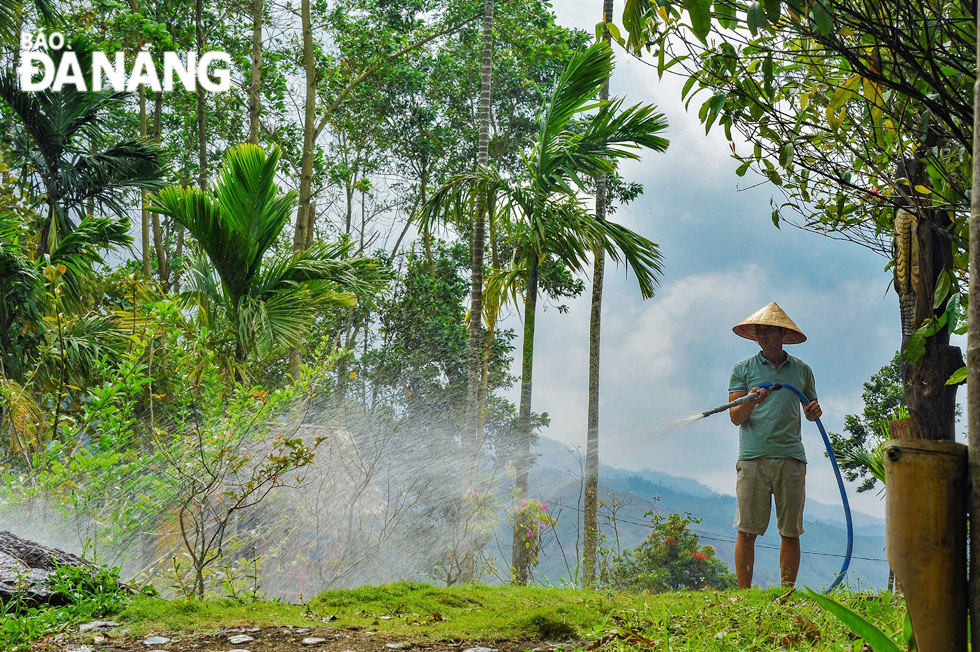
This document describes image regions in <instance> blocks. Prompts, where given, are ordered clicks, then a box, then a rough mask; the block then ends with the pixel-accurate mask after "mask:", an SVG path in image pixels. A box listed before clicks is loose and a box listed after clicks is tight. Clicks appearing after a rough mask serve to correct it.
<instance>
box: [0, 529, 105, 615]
mask: <svg viewBox="0 0 980 652" xmlns="http://www.w3.org/2000/svg"><path fill="white" fill-rule="evenodd" d="M56 563H57V565H58V566H80V567H84V568H92V564H90V563H89V562H87V561H85V560H84V559H82V558H81V557H78V556H76V555H73V554H71V553H70V552H65V551H64V550H59V549H58V548H48V547H47V546H42V545H41V544H39V543H35V542H33V541H28V540H27V539H22V538H20V537H19V536H17V535H16V534H12V533H10V532H7V531H2V532H0V601H3V602H9V601H10V600H13V599H15V598H19V599H20V600H23V601H24V602H27V603H29V604H53V605H57V604H64V603H65V602H66V598H67V596H63V595H59V594H57V593H55V592H54V591H52V590H51V588H50V586H49V580H50V577H51V575H53V574H54V571H55V569H56V568H57V566H56V565H55V564H56Z"/></svg>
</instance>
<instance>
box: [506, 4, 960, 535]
mask: <svg viewBox="0 0 980 652" xmlns="http://www.w3.org/2000/svg"><path fill="white" fill-rule="evenodd" d="M554 10H555V12H556V14H557V16H558V20H559V22H560V23H561V24H563V25H566V26H569V27H578V28H581V29H586V30H588V31H589V32H594V29H595V24H596V23H597V22H598V21H599V20H600V19H601V15H600V11H601V7H600V3H599V2H598V0H589V1H588V2H583V1H581V0H557V1H556V2H555V3H554ZM621 11H622V7H621V3H617V6H616V9H615V17H616V21H617V22H621V21H620V18H621V16H620V12H621ZM616 49H617V54H616V60H617V67H616V71H615V73H614V75H613V80H612V83H611V87H610V90H611V94H612V95H614V96H617V97H625V98H626V100H627V104H633V103H636V102H653V103H655V104H656V105H657V106H658V107H659V109H660V110H661V111H662V112H664V113H665V114H666V116H667V119H668V121H669V125H670V127H669V129H668V132H667V136H668V138H669V139H670V141H671V145H670V148H669V149H668V150H667V152H666V153H663V154H654V153H648V154H646V155H644V157H643V159H642V161H640V162H630V163H626V164H625V165H623V166H622V168H621V173H622V175H623V176H624V178H625V179H626V180H629V181H637V182H640V183H642V184H643V186H644V188H645V192H644V194H643V195H642V196H641V197H640V198H639V200H637V201H636V202H635V203H634V204H633V205H631V206H628V207H625V208H620V209H619V211H618V212H617V214H616V215H615V217H614V219H616V220H617V221H620V222H622V223H623V224H625V225H626V226H629V227H630V228H632V229H634V230H637V231H639V232H640V233H642V234H644V235H646V236H647V237H649V238H650V239H652V240H653V241H655V242H657V243H658V244H659V245H660V247H661V250H662V252H663V255H664V276H663V279H662V282H661V285H660V288H659V290H658V292H657V296H656V297H654V298H653V299H650V300H647V301H643V300H641V299H640V294H639V289H638V287H637V285H636V283H635V279H634V278H633V276H632V274H627V273H626V272H625V271H624V270H623V269H622V268H619V269H617V268H616V267H613V266H610V265H608V264H607V268H606V281H605V293H604V298H603V322H602V360H601V395H600V460H601V462H602V463H604V464H610V465H613V466H618V467H622V468H627V469H637V470H639V469H642V468H644V467H646V468H650V469H656V470H659V471H665V472H668V473H671V474H674V475H679V476H684V477H689V478H694V479H696V480H699V481H700V482H702V483H704V484H706V485H708V486H709V487H711V488H712V489H714V490H716V491H719V492H722V493H727V494H734V493H735V459H736V456H737V452H738V442H737V439H738V430H737V428H736V427H735V426H733V425H732V424H731V422H730V421H729V420H728V417H727V414H724V413H723V414H719V415H716V416H713V417H709V418H708V419H704V420H701V421H698V422H696V423H694V424H693V425H690V426H687V427H685V428H682V429H680V430H676V431H674V432H672V433H669V434H656V432H655V430H656V426H657V424H661V423H664V422H666V421H669V420H671V419H674V418H678V417H683V416H687V415H691V414H694V413H698V412H702V411H704V410H706V409H709V408H711V407H714V406H717V405H721V404H723V403H725V402H727V399H728V379H729V375H730V373H731V368H732V365H733V364H734V363H735V362H736V361H738V360H741V359H744V358H747V357H749V356H751V355H754V354H755V353H756V352H757V351H758V350H759V348H758V345H757V344H755V343H754V342H751V341H749V340H745V339H742V338H740V337H737V336H736V335H734V334H733V333H732V330H731V328H732V326H733V325H735V324H736V323H738V322H739V321H741V320H742V319H743V318H745V317H747V316H748V315H750V314H751V313H753V312H755V311H756V310H758V309H759V308H761V307H763V306H765V305H766V304H768V303H769V302H770V301H776V302H777V303H779V305H780V306H782V308H783V309H784V310H786V312H787V313H788V314H789V316H790V317H791V318H792V319H793V320H794V321H795V322H796V324H797V325H798V326H799V327H800V328H801V329H802V330H803V332H804V333H806V335H807V338H808V340H807V342H805V343H803V344H798V345H793V346H789V347H787V350H788V351H789V352H790V353H792V354H793V355H795V356H797V357H800V358H802V359H803V360H805V361H806V362H807V363H809V364H810V366H811V367H812V368H813V371H814V375H815V376H816V382H817V391H818V394H819V398H820V403H821V405H822V407H823V412H824V417H823V419H822V421H823V423H824V425H825V427H826V428H827V429H828V430H829V431H831V432H834V431H837V432H839V431H840V430H841V427H842V424H843V420H844V415H845V414H849V413H858V412H860V410H861V409H862V407H863V402H862V399H861V391H862V384H863V383H864V382H866V381H867V380H868V379H869V378H870V376H871V375H872V374H874V373H875V372H876V371H878V369H880V368H881V367H882V366H884V365H886V364H887V363H888V362H889V361H890V360H891V358H892V356H893V355H894V353H895V351H896V350H898V347H899V345H900V330H899V315H898V301H897V298H896V296H895V294H894V292H893V291H892V290H890V288H889V281H890V279H891V274H890V272H885V271H884V266H885V264H886V262H887V261H886V260H885V259H884V258H882V257H880V256H878V255H876V254H874V253H873V252H871V251H869V250H867V249H865V248H863V247H860V246H858V245H856V244H852V243H847V242H839V241H833V240H830V239H828V238H826V237H822V236H819V235H816V234H812V233H805V232H802V231H799V230H797V229H794V228H791V227H783V228H782V229H776V228H775V227H774V226H773V224H772V221H771V219H770V213H771V208H770V206H769V200H770V198H771V196H772V194H773V193H772V189H770V188H769V187H766V186H760V187H756V188H754V189H751V190H742V191H740V190H739V188H740V187H742V188H745V187H747V186H750V185H752V184H754V183H756V182H757V181H758V178H752V176H751V174H749V175H746V177H744V178H739V177H737V176H736V175H735V168H736V167H737V163H736V162H735V161H734V160H733V159H732V158H731V156H730V149H729V144H728V142H727V140H726V139H725V136H724V132H723V130H722V129H720V128H719V129H715V130H712V133H711V134H710V135H709V136H705V134H704V128H703V127H702V126H701V125H700V123H699V122H698V120H697V115H696V111H697V107H698V106H700V103H699V102H697V101H695V102H694V103H693V104H692V106H694V113H692V114H690V115H688V114H687V113H686V112H685V111H684V107H683V105H682V103H681V101H680V86H681V84H682V81H676V80H674V81H669V80H667V81H665V82H664V83H660V82H659V81H658V79H657V75H656V70H655V69H652V68H649V67H647V66H645V65H643V64H642V63H640V62H638V61H635V60H634V59H632V58H631V57H627V56H625V55H624V54H623V52H622V51H621V49H619V48H616ZM590 296H591V286H590V285H589V286H588V287H587V290H586V292H585V294H583V295H582V297H580V298H579V299H577V300H575V301H571V302H568V305H569V306H570V311H569V313H568V314H559V312H558V311H557V310H555V309H553V308H551V309H548V308H545V309H544V310H543V311H542V312H541V313H540V314H539V315H538V321H537V337H536V339H535V357H534V360H535V364H534V397H533V404H532V408H533V410H534V411H536V412H547V413H548V414H549V415H550V416H551V426H550V428H548V429H547V430H546V431H545V432H544V433H543V434H545V436H548V437H550V438H553V439H557V440H559V441H562V442H565V443H567V444H569V445H571V446H582V449H583V450H584V446H585V424H586V413H587V408H588V400H587V388H588V384H587V383H588V380H587V371H588V337H589V303H590ZM505 326H510V327H514V328H516V329H517V330H518V332H520V323H519V321H518V320H517V318H516V317H511V318H509V320H508V322H507V323H506V324H505ZM517 351H518V352H519V351H520V348H518V349H517ZM513 373H514V375H518V376H519V375H520V356H519V354H518V355H517V356H516V357H515V360H514V364H513ZM960 393H961V394H962V393H963V392H962V391H961V392H960ZM510 398H511V399H512V400H513V401H515V403H516V402H517V400H518V398H519V395H518V388H517V387H515V388H514V390H513V391H512V393H511V395H510ZM961 429H962V427H958V430H961ZM803 441H804V445H805V446H806V451H807V457H808V460H809V462H810V464H809V466H808V473H807V476H808V486H807V493H808V496H809V497H811V498H815V499H816V500H819V501H821V502H824V503H829V504H837V503H839V502H840V497H839V493H838V491H837V487H836V480H835V479H834V475H833V471H832V469H831V466H830V463H829V462H828V461H827V460H826V459H825V458H824V456H823V451H824V446H823V443H822V441H821V438H820V433H819V431H818V430H817V428H816V427H815V426H814V425H812V424H810V423H809V422H807V421H804V422H803ZM849 489H850V490H849V492H848V493H849V499H850V501H851V505H852V508H854V509H857V510H860V511H864V512H866V513H869V514H873V515H875V516H879V517H882V518H883V517H884V502H883V501H882V500H881V499H879V498H878V496H877V495H875V494H876V492H865V493H863V494H857V493H856V486H854V485H849Z"/></svg>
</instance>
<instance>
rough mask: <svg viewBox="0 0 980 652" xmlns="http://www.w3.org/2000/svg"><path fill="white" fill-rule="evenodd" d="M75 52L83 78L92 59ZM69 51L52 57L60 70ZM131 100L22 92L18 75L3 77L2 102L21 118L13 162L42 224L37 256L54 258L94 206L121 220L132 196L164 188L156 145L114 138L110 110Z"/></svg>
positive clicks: (77, 48) (104, 94)
mask: <svg viewBox="0 0 980 652" xmlns="http://www.w3.org/2000/svg"><path fill="white" fill-rule="evenodd" d="M71 47H73V48H74V50H73V51H74V52H75V54H76V55H77V57H78V61H79V65H80V67H81V70H82V71H83V74H84V76H85V77H86V78H88V77H90V76H91V75H90V74H89V72H88V71H89V70H90V69H91V53H90V52H88V50H86V49H85V48H84V47H82V45H81V44H80V43H74V44H73V45H72V46H71ZM64 51H65V50H58V51H54V52H51V53H50V54H51V56H52V59H54V60H55V65H57V64H58V61H59V59H60V56H61V55H62V53H63V52H64ZM127 96H128V94H127V93H123V92H113V91H80V90H78V89H77V88H76V87H75V86H73V85H66V86H65V87H64V88H63V89H62V90H61V91H58V92H55V91H52V90H46V91H38V92H25V91H23V90H21V89H20V84H19V81H18V79H17V74H16V72H15V71H13V70H7V71H5V72H3V73H0V100H2V101H3V102H5V103H6V104H7V105H8V106H9V107H10V108H11V109H12V110H13V112H14V114H15V115H16V116H17V118H18V122H19V125H18V128H17V129H16V131H15V132H14V134H13V152H12V153H13V155H14V159H15V161H17V162H19V163H20V164H21V169H22V175H21V178H22V179H24V180H26V181H27V182H28V184H29V185H30V187H29V190H28V196H30V197H36V198H38V202H39V204H38V209H39V212H40V213H41V224H40V228H39V232H40V235H39V238H38V246H37V252H38V255H39V256H43V255H44V254H47V253H51V252H52V251H54V250H55V249H56V248H57V246H58V241H59V240H60V239H61V238H63V237H65V236H66V235H68V234H69V233H71V231H72V230H74V228H75V227H76V225H77V224H78V221H80V220H81V218H82V217H83V216H84V215H85V214H86V213H87V209H86V205H87V204H88V203H90V202H97V203H98V204H99V205H100V206H101V207H102V208H103V209H104V210H108V211H109V212H110V213H114V214H116V215H118V216H120V217H122V216H123V215H124V214H125V212H126V209H127V208H128V203H127V202H126V191H127V190H135V191H141V190H155V189H157V188H160V187H162V186H163V185H164V180H163V177H164V174H165V169H164V167H163V163H164V158H163V155H162V152H161V150H160V149H159V148H157V147H156V146H155V145H153V144H152V143H150V142H148V141H145V140H141V139H137V138H124V139H114V138H112V137H111V135H110V133H109V131H108V129H107V124H106V117H107V115H108V114H109V113H110V112H111V111H114V110H115V111H121V110H122V104H123V102H124V101H125V100H126V98H127Z"/></svg>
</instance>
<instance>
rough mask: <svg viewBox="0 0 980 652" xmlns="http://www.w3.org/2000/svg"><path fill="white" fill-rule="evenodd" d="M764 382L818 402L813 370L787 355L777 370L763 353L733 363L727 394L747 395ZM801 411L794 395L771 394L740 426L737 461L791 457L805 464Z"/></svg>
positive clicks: (798, 401)
mask: <svg viewBox="0 0 980 652" xmlns="http://www.w3.org/2000/svg"><path fill="white" fill-rule="evenodd" d="M763 383H787V384H790V385H792V386H793V387H796V388H797V389H799V390H800V391H801V392H803V395H804V396H806V397H807V398H808V399H809V400H811V401H815V400H817V387H816V384H815V383H814V380H813V370H811V369H810V366H809V365H808V364H807V363H805V362H803V361H802V360H800V359H799V358H796V357H794V356H791V355H789V354H788V353H787V354H786V360H785V361H784V362H783V363H782V364H780V365H779V368H776V366H775V365H773V363H771V362H769V361H768V360H766V359H765V357H763V355H762V351H759V353H757V354H756V355H754V356H752V357H751V358H747V359H745V360H742V361H741V362H738V363H736V365H735V368H734V369H732V379H731V380H730V381H729V383H728V391H729V392H747V391H749V390H750V389H752V388H753V387H758V386H759V385H761V384H763ZM800 410H801V403H800V399H799V397H798V396H797V395H796V394H794V393H793V392H790V391H787V390H780V391H776V392H773V393H772V394H770V395H769V398H767V399H766V400H765V401H763V402H762V403H761V404H759V405H757V406H755V409H753V410H752V415H751V416H750V417H749V418H748V419H747V420H746V421H745V423H743V424H742V425H741V426H739V430H738V459H739V460H751V459H756V458H759V457H777V458H778V457H791V458H793V459H797V460H800V461H801V462H806V453H805V452H804V450H803V440H802V438H801V437H800Z"/></svg>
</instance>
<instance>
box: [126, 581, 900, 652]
mask: <svg viewBox="0 0 980 652" xmlns="http://www.w3.org/2000/svg"><path fill="white" fill-rule="evenodd" d="M835 597H836V598H837V599H838V600H839V601H841V602H843V603H844V604H846V605H848V606H849V607H851V608H853V609H855V610H856V611H858V612H859V613H861V614H862V615H864V616H865V617H866V618H868V619H869V620H870V621H872V622H874V623H876V624H877V625H878V626H879V627H881V628H882V629H883V630H884V631H885V632H887V633H889V634H891V635H893V636H894V637H895V638H898V636H899V633H900V632H901V629H902V620H903V617H904V605H901V604H899V605H895V604H893V600H892V597H891V594H889V593H881V594H869V593H860V594H859V593H847V592H838V593H837V594H835ZM114 619H115V620H119V621H121V622H123V623H124V625H125V626H126V627H128V628H129V631H130V632H131V634H132V635H134V636H143V635H145V634H150V633H167V634H168V635H176V636H181V637H184V636H194V635H204V634H209V633H213V632H216V631H219V630H222V629H225V628H228V627H237V626H260V627H268V626H284V625H292V626H298V627H310V628H312V627H325V626H326V627H334V628H354V629H358V630H362V631H365V630H366V631H376V632H378V633H379V635H388V636H390V637H399V638H400V639H401V640H409V641H415V642H419V643H425V642H436V641H456V642H459V641H467V642H480V643H482V644H487V643H493V642H504V641H517V642H521V643H522V644H523V643H528V644H529V645H527V647H528V648H530V647H534V645H531V644H530V643H533V642H535V641H566V642H567V641H574V642H575V643H574V644H575V645H576V646H578V645H581V646H582V647H590V646H592V645H593V644H594V645H595V648H591V647H590V649H598V650H600V652H619V651H621V650H634V649H644V650H645V649H649V648H650V646H651V644H652V645H653V646H654V647H655V648H656V649H658V650H718V651H721V650H730V651H735V650H739V651H741V650H786V649H790V650H792V649H798V650H841V651H843V650H860V649H861V648H862V645H861V644H860V643H857V642H856V641H855V638H854V637H853V636H852V635H850V634H849V632H848V631H847V630H846V629H845V628H844V626H843V625H842V624H841V623H840V622H839V621H838V620H837V619H836V618H834V617H833V616H831V615H830V614H829V613H827V612H825V611H823V610H821V609H820V608H819V607H818V606H817V605H816V604H815V603H814V602H813V601H812V600H810V599H808V598H807V597H806V596H805V595H803V593H802V591H799V592H796V593H793V594H788V592H787V591H786V590H782V589H770V590H761V589H756V590H752V591H744V592H736V591H730V592H715V591H697V592H679V593H669V594H657V595H651V594H611V593H603V592H593V591H584V590H576V589H559V588H546V587H510V586H486V585H464V586H456V587H450V588H443V587H433V586H429V585H427V584H417V583H409V582H398V583H395V584H390V585H387V586H377V587H375V586H369V587H361V588H359V589H354V590H349V591H327V592H326V593H323V594H321V595H320V596H318V597H316V598H315V599H313V600H311V601H310V602H309V603H308V604H306V605H290V604H285V603H281V602H274V601H273V602H257V603H250V604H244V605H243V604H240V603H237V602H232V601H222V600H210V601H205V602H196V601H187V600H176V601H166V600H162V599H160V598H152V597H146V596H139V597H136V598H135V599H133V600H132V601H131V602H130V603H129V604H128V606H125V607H123V608H122V609H121V610H120V611H119V612H118V613H117V614H116V615H115V616H114Z"/></svg>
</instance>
